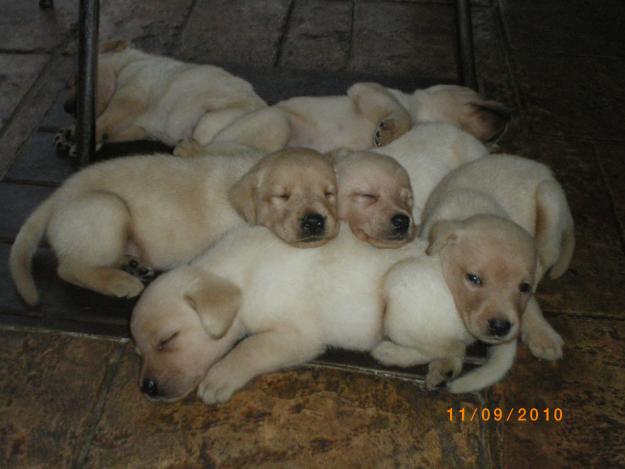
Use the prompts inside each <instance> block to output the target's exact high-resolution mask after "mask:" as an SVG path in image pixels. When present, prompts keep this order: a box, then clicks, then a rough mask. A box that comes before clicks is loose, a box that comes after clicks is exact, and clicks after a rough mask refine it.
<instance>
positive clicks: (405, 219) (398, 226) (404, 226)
mask: <svg viewBox="0 0 625 469" xmlns="http://www.w3.org/2000/svg"><path fill="white" fill-rule="evenodd" d="M391 225H393V233H394V234H396V235H399V236H405V235H406V233H408V229H409V228H410V217H409V216H407V215H404V214H403V213H398V214H396V215H393V218H391Z"/></svg>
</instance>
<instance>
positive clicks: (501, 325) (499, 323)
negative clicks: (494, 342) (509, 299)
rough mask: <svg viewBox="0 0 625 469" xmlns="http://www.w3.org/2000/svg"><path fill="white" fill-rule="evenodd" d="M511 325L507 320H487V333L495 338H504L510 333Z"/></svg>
mask: <svg viewBox="0 0 625 469" xmlns="http://www.w3.org/2000/svg"><path fill="white" fill-rule="evenodd" d="M511 327H512V324H510V321H508V320H507V319H489V320H488V331H489V332H490V333H491V334H493V335H495V336H497V337H504V336H505V335H506V334H507V333H508V332H510V328H511Z"/></svg>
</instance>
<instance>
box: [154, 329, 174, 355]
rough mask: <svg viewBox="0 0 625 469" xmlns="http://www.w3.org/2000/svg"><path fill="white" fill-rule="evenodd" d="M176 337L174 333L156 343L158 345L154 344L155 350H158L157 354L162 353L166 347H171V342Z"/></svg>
mask: <svg viewBox="0 0 625 469" xmlns="http://www.w3.org/2000/svg"><path fill="white" fill-rule="evenodd" d="M177 336H178V331H176V332H174V333H173V334H170V335H168V336H167V337H165V338H164V339H162V340H159V341H158V344H156V350H158V351H159V352H162V351H163V350H165V348H166V347H167V346H168V345H171V343H172V341H173V340H174V339H175V338H176V337H177Z"/></svg>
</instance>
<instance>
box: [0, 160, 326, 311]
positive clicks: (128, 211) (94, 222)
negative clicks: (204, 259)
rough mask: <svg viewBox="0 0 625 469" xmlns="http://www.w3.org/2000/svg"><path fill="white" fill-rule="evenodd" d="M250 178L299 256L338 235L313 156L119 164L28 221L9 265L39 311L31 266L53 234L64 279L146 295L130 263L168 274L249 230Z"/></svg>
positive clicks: (78, 179) (265, 211) (82, 177)
mask: <svg viewBox="0 0 625 469" xmlns="http://www.w3.org/2000/svg"><path fill="white" fill-rule="evenodd" d="M259 160H260V162H259ZM248 172H249V174H248V176H247V177H253V178H254V179H255V182H254V184H253V185H252V186H251V187H252V188H253V193H252V192H250V193H249V194H246V195H242V196H241V197H250V198H251V199H252V200H250V201H249V206H250V207H252V208H253V210H254V212H255V214H256V215H255V217H254V219H253V223H257V224H261V225H265V226H266V227H268V228H270V229H271V231H273V233H274V234H275V235H277V236H278V237H280V238H281V239H282V240H283V241H285V242H287V243H290V244H292V245H294V246H299V247H308V246H317V245H320V244H322V243H324V242H326V241H328V240H329V239H331V238H333V237H334V236H336V234H337V230H338V223H337V222H336V199H335V194H336V178H335V175H334V168H333V167H332V164H331V161H330V159H329V158H328V157H325V156H323V155H321V154H318V153H316V152H313V151H311V150H303V149H289V150H283V151H280V152H277V153H273V154H271V155H269V156H267V157H265V158H263V159H262V160H261V155H260V154H259V153H257V152H251V153H250V154H241V155H239V156H233V155H228V156H221V157H220V156H213V157H211V158H197V159H190V160H182V159H177V158H171V157H169V156H168V155H152V156H132V157H127V158H119V159H116V160H110V161H106V162H103V163H98V164H95V165H92V166H90V167H88V168H86V169H84V170H82V171H80V172H78V173H76V174H75V175H73V176H72V177H70V178H69V179H68V180H67V181H65V183H64V184H63V185H62V186H61V187H60V188H59V189H58V190H57V191H56V192H54V193H53V194H52V195H51V196H50V197H49V198H48V199H47V200H46V201H44V202H43V203H42V204H41V205H40V206H39V207H38V208H37V209H36V210H35V212H34V213H33V214H32V215H31V216H30V217H29V218H28V219H27V220H26V222H25V223H24V226H22V228H21V229H20V232H19V233H18V235H17V237H16V239H15V242H14V244H13V246H12V248H11V254H10V261H9V262H10V270H11V276H12V277H13V280H14V282H15V284H16V286H17V289H18V291H19V293H20V295H21V296H22V297H23V298H24V300H25V301H26V302H27V303H29V304H35V303H37V301H38V294H37V289H36V287H35V284H34V281H33V278H32V273H31V263H32V257H33V255H34V252H35V250H36V248H37V244H38V242H39V240H40V239H41V237H42V236H43V235H44V234H47V238H48V241H49V243H50V245H51V247H52V248H53V249H54V252H55V253H56V255H57V257H58V261H59V266H58V274H59V276H61V278H63V279H64V280H66V281H68V282H70V283H73V284H75V285H78V286H81V287H85V288H89V289H92V290H95V291H97V292H100V293H102V294H105V295H112V296H118V297H133V296H136V295H138V294H139V293H140V292H141V290H142V289H143V284H142V282H141V281H140V280H139V279H138V278H135V277H134V276H132V275H130V274H129V273H128V272H126V271H125V265H124V264H125V263H126V261H127V259H128V258H127V255H129V254H130V255H132V256H134V262H135V265H136V264H137V263H139V264H144V265H147V266H150V267H151V268H154V269H158V270H166V269H171V268H173V267H175V266H177V265H179V264H182V263H185V262H188V261H190V260H191V259H193V258H194V257H196V256H197V255H198V254H200V253H201V252H203V251H204V250H205V249H206V248H207V247H208V246H210V244H211V243H213V242H214V241H215V240H217V239H218V238H219V237H220V236H221V235H223V233H225V232H226V231H227V230H229V229H230V228H232V227H233V226H235V225H237V224H241V223H243V221H242V220H241V218H240V217H239V215H238V214H237V213H236V211H235V209H234V208H233V207H232V206H231V204H230V203H229V201H228V191H229V190H230V188H231V186H232V185H233V184H235V182H237V181H238V180H239V179H240V178H241V177H242V176H243V175H245V174H246V173H248ZM250 175H251V176H250ZM286 194H289V195H290V197H285V195H286Z"/></svg>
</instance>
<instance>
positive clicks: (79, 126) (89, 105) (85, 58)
mask: <svg viewBox="0 0 625 469" xmlns="http://www.w3.org/2000/svg"><path fill="white" fill-rule="evenodd" d="M79 1H80V7H79V27H78V89H77V114H76V139H77V140H76V143H77V145H78V154H79V157H80V165H81V166H85V165H87V164H89V162H90V161H91V158H92V156H93V154H94V153H95V118H96V115H95V85H96V78H97V67H98V25H99V9H100V2H99V0H79ZM39 5H40V7H41V8H52V7H54V3H53V0H39ZM456 53H457V63H458V78H459V82H460V84H462V85H464V86H468V87H469V88H473V89H475V90H476V91H477V90H478V84H477V79H476V75H475V58H474V54H473V34H472V23H471V5H470V2H469V0H456Z"/></svg>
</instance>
